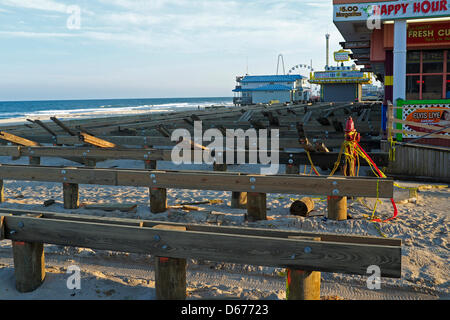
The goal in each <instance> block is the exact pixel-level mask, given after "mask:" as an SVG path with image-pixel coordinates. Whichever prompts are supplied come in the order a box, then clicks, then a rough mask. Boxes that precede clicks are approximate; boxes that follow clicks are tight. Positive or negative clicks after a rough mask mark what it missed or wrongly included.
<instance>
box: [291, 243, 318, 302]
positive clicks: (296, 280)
mask: <svg viewBox="0 0 450 320" xmlns="http://www.w3.org/2000/svg"><path fill="white" fill-rule="evenodd" d="M289 238H292V239H304V240H315V241H320V240H321V239H320V237H313V238H311V237H289ZM307 249H309V250H307ZM310 250H311V249H310V248H305V254H311V253H312V252H310ZM286 273H287V274H286V277H287V284H286V300H320V280H321V279H320V278H321V273H320V272H319V271H304V270H298V269H291V268H287V269H286Z"/></svg>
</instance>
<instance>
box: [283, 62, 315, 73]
mask: <svg viewBox="0 0 450 320" xmlns="http://www.w3.org/2000/svg"><path fill="white" fill-rule="evenodd" d="M295 70H298V71H301V70H306V71H307V72H308V71H309V72H314V69H313V68H312V67H311V66H310V65H307V64H298V65H296V66H293V67H292V68H291V69H289V72H288V74H291V73H293V72H294V71H295ZM299 73H300V72H299Z"/></svg>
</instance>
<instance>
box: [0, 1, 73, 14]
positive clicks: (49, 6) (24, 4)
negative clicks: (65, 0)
mask: <svg viewBox="0 0 450 320" xmlns="http://www.w3.org/2000/svg"><path fill="white" fill-rule="evenodd" d="M0 4H3V5H6V6H11V7H18V8H25V9H36V10H44V11H56V12H64V13H65V12H67V8H68V6H67V5H65V4H62V3H59V2H56V1H53V0H0Z"/></svg>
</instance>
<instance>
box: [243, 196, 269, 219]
mask: <svg viewBox="0 0 450 320" xmlns="http://www.w3.org/2000/svg"><path fill="white" fill-rule="evenodd" d="M247 215H248V221H250V222H255V221H259V220H267V201H266V194H265V193H257V192H249V193H247Z"/></svg>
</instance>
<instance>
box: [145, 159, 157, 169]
mask: <svg viewBox="0 0 450 320" xmlns="http://www.w3.org/2000/svg"><path fill="white" fill-rule="evenodd" d="M156 167H157V161H156V160H146V161H145V169H147V170H156Z"/></svg>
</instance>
